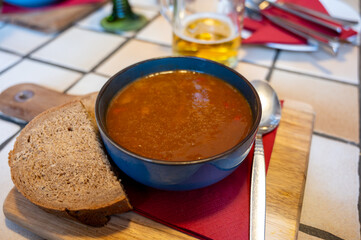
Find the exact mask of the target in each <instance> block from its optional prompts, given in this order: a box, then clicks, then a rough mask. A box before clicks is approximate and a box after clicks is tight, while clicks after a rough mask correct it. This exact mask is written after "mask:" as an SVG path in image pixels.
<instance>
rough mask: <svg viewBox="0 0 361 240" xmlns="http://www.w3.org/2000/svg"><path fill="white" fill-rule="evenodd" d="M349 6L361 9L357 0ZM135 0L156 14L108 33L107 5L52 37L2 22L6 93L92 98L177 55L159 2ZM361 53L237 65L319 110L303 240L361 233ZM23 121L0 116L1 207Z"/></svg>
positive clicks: (273, 57) (12, 233)
mask: <svg viewBox="0 0 361 240" xmlns="http://www.w3.org/2000/svg"><path fill="white" fill-rule="evenodd" d="M329 1H331V0H329ZM346 2H347V3H348V4H349V5H350V6H352V8H354V9H355V10H356V11H357V12H359V9H360V3H359V1H358V0H347V1H346ZM130 3H131V4H132V6H133V10H134V11H135V12H138V13H141V14H143V15H144V16H146V17H147V18H148V19H149V20H150V21H149V23H148V24H147V25H146V26H145V27H144V28H143V29H141V30H139V31H137V32H126V33H120V34H111V33H106V32H104V31H103V30H102V28H101V26H100V25H99V22H100V20H101V19H102V18H103V17H105V16H107V15H109V14H110V12H111V5H110V4H107V5H104V6H103V7H101V8H99V9H98V10H97V11H95V12H92V13H90V14H88V15H87V16H85V17H83V18H82V19H79V20H77V21H75V22H73V23H71V24H70V25H69V26H68V27H67V28H66V29H64V30H61V31H60V32H54V33H44V32H39V31H37V30H33V29H29V28H25V27H21V26H18V25H13V24H10V23H6V22H0V92H1V91H3V90H5V89H6V88H8V87H10V86H12V85H15V84H17V83H26V82H31V83H36V84H39V85H42V86H45V87H48V88H50V89H54V90H56V91H59V92H64V93H68V94H85V93H88V92H93V91H97V90H99V89H100V88H101V86H102V85H103V84H104V83H105V82H106V81H107V80H108V79H109V77H110V76H112V75H113V74H115V73H116V72H117V71H118V70H120V69H122V68H124V67H126V66H128V65H130V64H132V63H135V62H138V61H140V60H144V59H147V58H152V57H160V56H168V55H171V54H172V51H171V28H170V26H169V25H168V23H167V22H166V21H165V19H164V18H163V17H162V16H160V14H159V11H158V6H157V3H156V1H155V0H147V1H145V0H143V1H141V0H133V1H130ZM89 56H91V57H89ZM359 59H360V49H359V47H358V46H343V47H342V48H341V49H340V53H339V54H338V56H336V57H331V56H330V55H329V54H327V53H325V52H322V51H317V52H312V53H301V52H288V51H283V50H275V49H269V48H264V47H261V46H249V45H244V46H242V48H241V49H240V51H239V63H238V65H237V67H236V70H237V71H239V72H240V73H242V74H243V75H244V76H245V77H246V78H247V79H249V80H253V79H265V80H267V81H269V82H270V84H271V85H272V86H273V87H274V88H275V90H276V91H277V92H278V94H279V96H280V98H281V99H285V100H286V101H287V99H292V100H296V101H301V102H304V103H307V104H309V105H311V106H312V107H313V109H314V111H315V113H316V118H315V124H314V131H313V135H312V142H311V151H310V156H309V167H308V172H307V181H306V187H305V192H304V199H303V205H302V212H301V216H300V225H299V232H298V239H301V240H304V239H310V240H314V239H347V240H354V239H360V216H361V213H360V194H359V193H360V172H361V171H360V169H361V168H360V166H359V163H360V127H359V126H360V89H361V87H360V76H359V68H360V61H359ZM22 127H23V126H22V125H21V124H16V123H14V122H12V121H9V120H8V119H5V118H1V119H0V129H1V134H0V166H1V168H0V171H1V176H2V177H1V180H0V181H1V182H0V183H1V184H0V186H1V187H0V202H1V203H3V201H4V199H5V197H6V196H7V194H8V192H9V191H10V189H11V188H12V183H11V179H10V173H9V169H8V166H7V154H8V152H9V150H10V149H11V148H12V144H13V142H14V136H16V135H17V133H18V132H19V130H20V129H21V128H22ZM290 138H292V136H290ZM0 216H1V218H0V232H1V235H2V236H4V237H5V239H39V237H38V236H36V235H34V234H32V233H30V232H29V231H27V230H25V229H23V228H22V227H20V226H18V225H17V224H15V223H13V222H11V221H9V220H6V219H5V217H4V215H3V213H2V211H1V213H0ZM270 239H272V238H270Z"/></svg>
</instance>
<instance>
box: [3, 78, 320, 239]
mask: <svg viewBox="0 0 361 240" xmlns="http://www.w3.org/2000/svg"><path fill="white" fill-rule="evenodd" d="M19 96H21V97H19ZM26 96H31V97H26ZM75 97H76V96H68V95H64V94H61V93H58V92H54V91H52V90H49V89H45V88H43V87H40V86H37V85H32V84H21V85H16V86H14V87H12V88H10V89H8V90H6V91H4V92H3V93H1V94H0V111H2V112H3V113H5V114H8V115H11V116H14V117H18V118H22V119H26V120H30V119H31V118H33V117H34V116H36V115H37V114H38V113H40V112H41V111H43V110H45V109H47V108H48V107H51V106H56V105H59V104H61V103H65V102H67V101H69V99H73V98H75ZM19 98H20V100H19ZM313 123H314V112H313V109H312V107H310V106H309V105H307V104H304V103H300V102H295V101H292V100H285V102H284V106H283V109H282V119H281V123H280V126H279V128H278V131H277V136H276V140H275V144H274V148H273V152H272V156H271V161H270V165H269V168H268V173H267V186H266V191H267V208H266V209H267V210H266V211H267V212H266V218H267V220H266V221H267V223H266V239H277V240H283V239H284V240H290V239H297V233H298V226H299V221H300V214H301V208H302V200H303V193H304V187H305V181H306V173H307V166H308V157H309V153H310V144H311V138H312V131H313ZM3 210H4V214H5V216H6V217H7V218H8V219H10V220H12V221H14V222H16V223H17V224H19V225H21V226H23V227H24V228H27V229H28V230H30V231H32V232H34V233H36V234H38V235H39V236H41V237H43V238H46V239H94V238H102V239H193V237H190V236H188V235H186V234H184V233H181V232H178V231H176V230H174V229H172V228H169V227H167V226H164V225H162V224H160V223H157V222H154V221H152V220H150V219H147V218H145V217H143V216H140V215H138V214H136V213H134V212H128V213H124V214H118V215H115V216H112V218H111V220H110V222H109V223H108V224H107V225H106V226H105V227H102V228H92V227H89V226H85V225H83V224H80V223H78V222H75V221H72V220H70V219H65V218H59V217H57V216H54V215H52V214H49V213H46V212H44V211H43V210H41V209H40V208H38V207H37V206H35V205H33V204H32V203H31V202H29V201H28V200H27V199H25V198H24V197H23V196H22V195H21V194H20V193H19V192H17V190H16V189H15V188H14V189H12V190H11V191H10V193H9V194H8V196H7V198H6V200H5V202H4V206H3Z"/></svg>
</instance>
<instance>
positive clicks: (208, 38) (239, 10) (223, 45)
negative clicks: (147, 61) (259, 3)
mask: <svg viewBox="0 0 361 240" xmlns="http://www.w3.org/2000/svg"><path fill="white" fill-rule="evenodd" d="M160 4H161V13H162V15H163V16H164V17H165V18H166V19H167V20H168V21H169V23H170V24H171V26H172V31H173V42H172V48H173V53H174V55H178V56H179V55H182V56H196V57H202V58H207V59H210V60H214V61H217V62H220V63H223V64H225V65H227V66H230V67H234V66H235V65H236V64H237V54H238V50H239V47H240V45H241V36H240V34H241V31H242V26H243V12H244V0H160Z"/></svg>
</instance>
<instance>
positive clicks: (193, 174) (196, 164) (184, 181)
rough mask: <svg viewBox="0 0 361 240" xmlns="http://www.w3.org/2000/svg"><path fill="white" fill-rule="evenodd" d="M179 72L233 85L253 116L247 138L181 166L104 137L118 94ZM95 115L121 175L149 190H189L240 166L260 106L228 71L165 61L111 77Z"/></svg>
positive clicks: (190, 60) (185, 60)
mask: <svg viewBox="0 0 361 240" xmlns="http://www.w3.org/2000/svg"><path fill="white" fill-rule="evenodd" d="M180 69H182V70H189V71H197V72H203V73H207V74H211V75H214V76H216V77H218V78H221V79H223V80H224V81H226V82H228V83H229V84H231V85H233V86H234V87H235V88H237V89H238V90H239V91H240V92H241V93H242V94H243V95H244V96H245V98H246V99H247V100H248V102H249V104H250V106H251V110H252V114H253V125H252V129H251V131H250V133H249V134H248V135H247V137H246V138H245V139H244V140H243V141H242V142H240V143H239V144H237V145H236V146H234V147H233V148H231V149H229V150H228V151H226V152H223V153H221V154H218V155H216V156H213V157H209V158H206V159H201V160H194V161H184V162H169V161H164V160H157V159H149V158H145V157H142V156H139V155H137V154H135V153H133V152H130V151H128V150H126V149H124V148H123V147H122V146H119V145H118V144H117V143H115V142H114V141H113V140H112V139H111V138H110V137H109V135H108V133H107V130H106V127H105V116H106V112H107V109H108V105H109V103H110V101H111V100H112V99H113V97H114V96H115V95H116V94H117V93H118V92H119V90H120V89H122V88H123V87H125V86H126V85H128V84H129V83H131V82H133V81H134V80H136V79H138V78H140V77H143V76H146V75H149V74H152V73H157V72H163V71H173V70H180ZM95 115H96V120H97V124H98V127H99V130H100V134H101V137H102V139H103V142H104V145H105V148H106V150H107V152H108V153H109V155H110V157H111V158H112V160H113V161H114V162H115V164H116V165H117V166H118V167H119V168H120V169H121V170H122V171H123V172H124V173H126V174H127V175H128V176H130V177H131V178H133V179H134V180H136V181H138V182H140V183H142V184H145V185H147V186H150V187H154V188H158V189H165V190H191V189H197V188H202V187H205V186H209V185H211V184H213V183H216V182H218V181H220V180H222V179H223V178H225V177H226V176H228V175H229V174H231V173H232V172H233V171H234V170H235V169H236V168H237V167H238V166H239V165H240V164H241V163H242V161H243V160H244V159H245V157H246V156H247V155H248V153H249V151H250V149H251V147H252V144H253V141H254V138H255V135H256V132H257V129H258V125H259V123H260V119H261V103H260V99H259V97H258V95H257V92H256V90H255V89H254V88H253V87H252V85H251V84H250V83H249V82H248V81H247V80H246V79H245V78H244V77H243V76H242V75H241V74H239V73H238V72H236V71H234V70H233V69H231V68H228V67H226V66H224V65H222V64H219V63H216V62H213V61H209V60H206V59H201V58H194V57H166V58H158V59H150V60H146V61H143V62H139V63H136V64H134V65H132V66H129V67H127V68H125V69H123V70H121V71H120V72H118V73H117V74H115V75H114V76H113V77H111V78H110V79H109V80H108V82H107V83H106V84H105V85H104V86H103V88H102V89H101V90H100V92H99V94H98V97H97V100H96V105H95Z"/></svg>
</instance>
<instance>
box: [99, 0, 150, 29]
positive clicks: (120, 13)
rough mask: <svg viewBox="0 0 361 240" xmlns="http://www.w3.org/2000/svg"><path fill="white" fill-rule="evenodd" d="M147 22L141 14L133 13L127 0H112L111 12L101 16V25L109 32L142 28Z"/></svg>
mask: <svg viewBox="0 0 361 240" xmlns="http://www.w3.org/2000/svg"><path fill="white" fill-rule="evenodd" d="M146 23H147V19H146V18H145V17H144V16H143V15H139V14H135V13H134V12H133V11H132V9H131V7H130V5H129V2H128V1H127V0H113V12H112V14H111V15H110V16H108V17H106V18H103V19H102V21H101V22H100V24H101V26H102V27H103V28H104V29H105V30H107V31H110V32H119V31H132V30H138V29H140V28H142V27H143V26H144V25H145V24H146Z"/></svg>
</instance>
